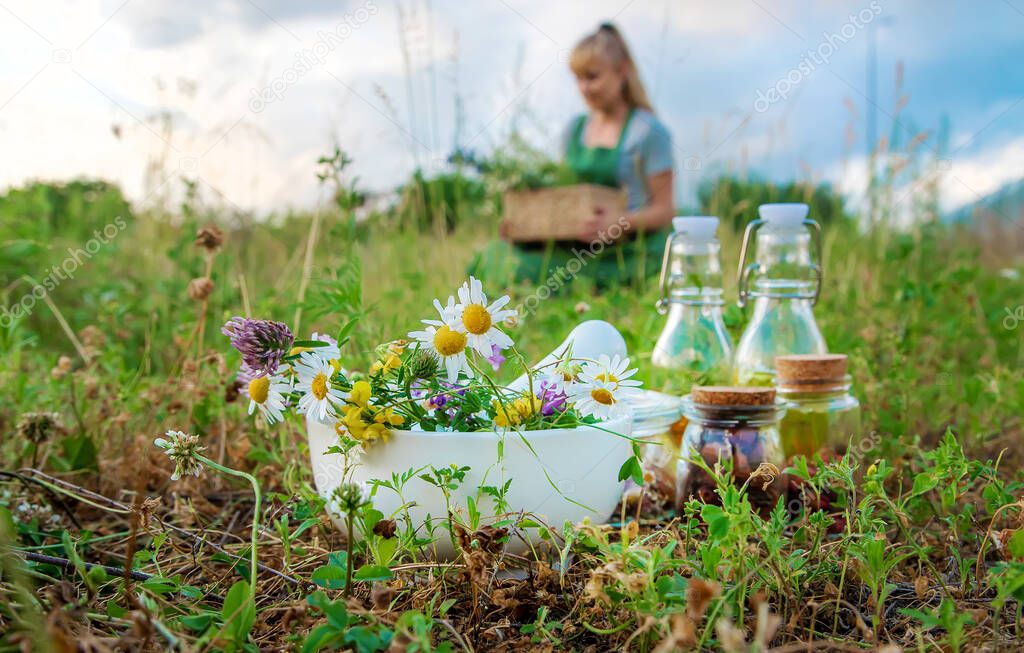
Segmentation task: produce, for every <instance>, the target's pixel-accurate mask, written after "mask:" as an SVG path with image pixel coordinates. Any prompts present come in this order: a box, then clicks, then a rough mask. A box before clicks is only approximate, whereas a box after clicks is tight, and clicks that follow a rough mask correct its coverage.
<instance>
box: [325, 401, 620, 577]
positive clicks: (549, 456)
mask: <svg viewBox="0 0 1024 653" xmlns="http://www.w3.org/2000/svg"><path fill="white" fill-rule="evenodd" d="M306 426H307V432H308V436H309V451H310V457H311V458H312V464H313V477H314V481H315V483H316V487H317V491H318V492H320V494H321V496H323V497H324V498H326V499H328V500H329V499H330V496H331V493H332V492H333V491H334V489H335V488H336V487H337V486H338V485H339V484H340V483H341V482H342V476H343V473H344V469H345V458H344V456H343V455H342V454H328V453H326V451H327V449H328V448H330V447H331V446H332V445H335V444H336V443H337V441H338V436H337V434H335V432H334V429H333V427H331V426H330V425H326V424H320V423H318V422H316V421H313V420H308V421H307V425H306ZM609 431H610V432H609ZM631 431H632V421H631V420H630V419H629V418H618V419H615V420H610V421H607V422H603V423H601V424H600V425H599V427H595V426H581V427H578V428H573V429H551V430H543V431H523V432H518V431H511V430H510V431H506V432H496V431H480V432H472V433H432V432H423V431H393V432H392V434H391V437H390V439H389V440H388V441H387V442H384V443H377V444H375V445H373V446H372V447H370V448H369V450H367V451H362V450H357V451H358V452H359V453H357V454H354V458H353V459H352V460H351V461H350V463H351V464H352V465H354V469H353V471H352V480H353V481H355V482H358V483H366V482H368V481H370V480H371V479H381V480H389V479H391V477H392V475H393V474H402V473H404V472H406V471H408V470H410V469H413V470H419V469H421V468H423V467H425V466H433V467H436V468H441V467H446V466H449V465H457V466H459V467H464V466H468V467H469V468H470V469H469V471H468V472H466V477H465V480H464V481H463V483H462V484H461V486H460V487H459V489H458V490H456V491H454V492H453V493H452V499H451V504H452V508H453V510H454V509H458V510H460V511H461V512H462V514H463V516H465V515H466V505H467V497H470V496H472V497H473V498H474V499H476V495H477V488H478V487H479V486H495V487H501V486H502V485H503V484H504V483H505V482H506V481H508V480H509V479H511V480H512V483H511V485H510V486H509V489H508V493H507V495H506V500H507V502H508V504H509V505H510V507H511V511H512V512H514V513H520V512H521V513H526V514H531V515H533V516H535V518H536V519H538V520H541V521H543V522H544V523H546V524H548V525H550V526H552V527H553V528H554V529H555V531H556V532H561V527H562V524H563V523H564V522H566V521H569V522H573V523H576V522H579V521H582V520H583V519H584V518H587V517H589V518H590V519H591V520H592V521H594V522H604V521H606V520H607V519H608V517H609V516H610V515H611V513H612V511H613V510H614V509H615V506H616V504H617V503H618V501H619V498H620V497H621V495H622V483H620V482H619V481H618V480H617V477H618V471H619V468H620V467H621V466H622V463H623V462H625V460H626V459H627V458H628V457H629V456H630V455H631V447H630V440H629V439H628V437H622V436H629V435H630V433H631ZM499 443H500V444H501V445H502V448H503V453H502V455H501V456H499ZM425 471H429V467H428V469H427V470H425ZM421 473H422V472H421ZM409 501H412V502H415V505H413V506H412V507H411V508H409V513H410V517H411V518H412V520H413V523H414V524H415V525H416V526H420V525H422V524H424V523H425V522H426V521H427V519H428V515H429V519H430V520H431V521H432V522H433V523H434V525H435V528H436V529H437V530H436V531H435V538H436V539H435V541H436V551H435V553H436V555H437V556H438V557H442V558H445V557H451V556H452V555H454V549H453V547H452V543H451V540H450V538H449V536H448V534H447V532H446V531H445V530H444V529H443V522H444V521H445V520H446V518H447V512H446V505H445V499H444V495H443V494H442V492H441V490H440V489H438V488H437V487H434V486H433V485H431V484H429V483H427V482H426V481H424V480H422V479H420V478H419V474H417V475H416V476H414V477H413V478H412V479H411V480H409V481H408V483H407V484H406V485H405V487H404V489H403V491H402V497H399V496H398V494H397V493H395V492H394V491H392V490H389V489H386V488H379V489H378V490H377V494H376V495H375V496H374V499H373V504H374V507H376V508H377V509H378V510H380V511H381V512H383V513H384V515H385V516H391V515H392V514H393V513H395V512H396V511H398V510H399V508H400V507H401V506H402V505H403V504H404V503H406V502H409ZM477 503H478V505H477V508H478V509H479V511H480V513H481V515H482V519H481V523H482V524H487V523H493V522H494V521H495V520H496V519H497V518H498V517H499V515H496V514H495V509H494V504H493V501H492V500H491V499H490V498H489V497H484V498H482V499H479V500H478V502H477ZM332 519H334V520H335V523H336V524H337V525H338V526H339V527H342V526H343V524H342V523H341V520H340V519H338V518H337V517H336V516H332ZM421 532H423V531H422V530H421ZM537 533H538V530H537V529H522V530H515V531H514V532H513V534H512V537H510V539H509V544H508V546H507V548H508V550H510V551H513V552H520V551H523V550H526V549H527V548H528V546H529V545H528V543H527V542H528V541H531V538H533V540H532V541H534V542H536V538H537V537H538V535H537Z"/></svg>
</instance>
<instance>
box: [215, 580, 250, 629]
mask: <svg viewBox="0 0 1024 653" xmlns="http://www.w3.org/2000/svg"><path fill="white" fill-rule="evenodd" d="M221 618H222V619H223V621H224V628H223V630H222V632H224V633H225V634H226V635H227V636H228V637H229V638H230V639H231V640H232V641H234V642H236V643H242V642H244V641H245V640H246V639H248V637H249V631H250V630H252V625H253V624H254V623H255V622H256V605H255V604H254V603H253V601H252V600H251V599H250V598H249V583H247V582H245V581H244V580H240V581H238V582H236V583H235V584H234V585H232V586H231V589H230V590H228V595H227V596H226V597H224V606H223V608H221Z"/></svg>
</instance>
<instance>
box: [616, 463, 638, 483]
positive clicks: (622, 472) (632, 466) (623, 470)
mask: <svg viewBox="0 0 1024 653" xmlns="http://www.w3.org/2000/svg"><path fill="white" fill-rule="evenodd" d="M627 478H631V479H633V482H634V483H636V484H637V485H643V484H644V470H643V467H641V466H640V460H639V459H638V458H637V457H636V456H632V457H630V458H628V459H627V460H626V462H624V463H622V467H620V468H619V478H618V480H620V481H624V480H626V479H627Z"/></svg>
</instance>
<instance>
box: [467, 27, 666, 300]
mask: <svg viewBox="0 0 1024 653" xmlns="http://www.w3.org/2000/svg"><path fill="white" fill-rule="evenodd" d="M569 67H570V69H571V70H572V72H573V74H574V75H575V76H576V84H577V87H578V89H579V92H580V95H581V96H582V97H583V101H584V103H585V104H586V106H587V112H586V113H583V114H580V115H578V116H576V117H574V118H573V119H572V120H571V121H570V122H569V124H568V126H567V127H566V128H565V130H564V132H563V135H562V154H563V159H564V163H565V164H566V165H567V166H568V167H569V168H570V169H571V170H572V171H573V172H574V173H575V176H576V178H577V179H578V180H579V181H580V182H581V183H591V184H600V185H603V186H610V187H613V188H622V189H624V190H625V191H626V196H627V212H626V214H625V215H624V216H623V215H613V214H612V213H611V212H609V211H607V210H605V209H603V208H602V207H593V214H592V215H591V216H590V219H589V220H587V221H586V223H585V224H583V225H582V228H581V229H580V231H579V234H578V235H577V239H578V240H576V241H568V242H556V243H546V244H545V243H514V244H513V246H512V250H513V253H512V258H511V260H512V264H511V268H512V270H514V276H515V278H516V279H519V280H530V281H536V282H543V281H544V280H545V278H548V277H550V276H551V275H553V274H555V273H556V272H557V270H558V268H559V267H564V266H565V264H566V263H567V262H568V261H569V260H570V259H571V258H573V257H577V258H579V254H578V253H579V252H580V248H581V247H582V246H585V245H590V244H593V243H595V242H597V241H601V242H603V243H604V244H605V245H608V246H606V247H605V246H602V247H601V248H600V250H601V253H600V255H599V256H596V257H592V258H591V257H586V260H585V261H584V262H585V263H586V265H585V266H584V267H583V268H582V269H581V270H580V272H579V276H588V277H591V278H592V279H594V280H595V281H596V282H597V284H598V285H599V286H606V285H610V284H614V283H623V282H629V281H631V280H634V279H636V278H638V277H644V276H650V275H652V274H654V273H656V272H657V270H658V268H659V266H660V263H661V254H662V249H663V247H664V242H665V236H666V233H667V227H668V225H670V224H671V221H672V217H673V215H674V213H675V207H674V203H673V196H672V182H673V172H672V139H671V136H670V135H669V132H668V130H667V129H666V128H665V125H664V124H662V122H661V121H659V120H658V119H657V117H655V115H654V110H653V109H652V108H651V104H650V101H649V100H648V98H647V92H646V90H645V89H644V85H643V83H642V82H641V80H640V73H639V71H638V70H637V67H636V63H635V61H634V60H633V56H632V54H631V53H630V50H629V46H627V44H626V41H625V39H624V38H623V37H622V34H620V33H619V30H618V29H617V28H616V27H615V26H614V25H612V24H610V23H604V24H602V25H601V26H600V27H599V28H598V29H597V31H596V32H594V33H592V34H590V35H588V36H586V37H584V38H583V39H582V40H581V41H580V42H579V43H578V44H577V45H576V47H575V48H574V49H573V51H572V55H571V57H570V59H569ZM552 219H557V216H552ZM616 224H617V225H618V226H617V227H613V225H616ZM505 233H506V230H505V225H502V235H503V236H504V235H505ZM609 235H618V236H619V238H618V239H617V241H615V242H614V243H612V244H609V243H611V241H610V240H609ZM592 249H593V248H592ZM507 251H508V247H507V246H506V247H505V248H504V252H507ZM496 253H497V252H496V251H495V250H494V249H493V248H488V251H485V252H482V254H481V257H479V258H478V259H477V261H476V262H475V263H474V265H472V266H471V271H473V270H475V271H477V273H481V272H484V270H485V269H492V270H493V269H495V268H496V267H498V268H504V271H505V272H506V274H507V272H508V271H509V266H508V264H507V261H508V257H507V255H501V254H499V255H497V256H496V255H495V254H496ZM487 258H490V259H492V260H491V261H490V262H488V261H486V260H482V259H487ZM497 258H502V259H505V261H498V260H495V259H497ZM503 263H504V264H503ZM495 264H497V265H495Z"/></svg>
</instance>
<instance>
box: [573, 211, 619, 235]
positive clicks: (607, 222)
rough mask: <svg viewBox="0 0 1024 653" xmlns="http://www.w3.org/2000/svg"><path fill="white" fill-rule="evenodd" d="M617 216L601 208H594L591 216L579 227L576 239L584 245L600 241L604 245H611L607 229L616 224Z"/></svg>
mask: <svg viewBox="0 0 1024 653" xmlns="http://www.w3.org/2000/svg"><path fill="white" fill-rule="evenodd" d="M618 220H619V216H612V214H611V212H609V211H608V210H607V209H605V207H603V206H594V207H593V210H592V212H591V215H590V217H589V218H587V220H586V221H585V222H584V223H583V224H582V225H581V226H580V232H579V235H578V236H577V238H578V239H579V240H581V241H583V242H585V243H593V242H595V241H598V240H601V241H604V242H605V243H606V244H610V243H611V236H610V235H609V232H608V230H609V227H611V226H612V225H613V224H615V223H616V222H618Z"/></svg>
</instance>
